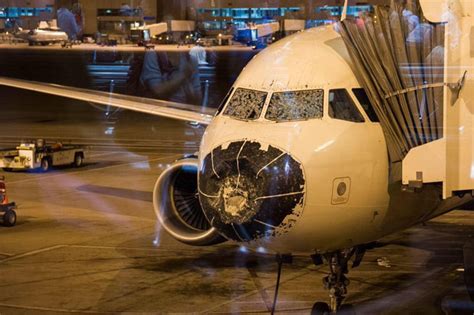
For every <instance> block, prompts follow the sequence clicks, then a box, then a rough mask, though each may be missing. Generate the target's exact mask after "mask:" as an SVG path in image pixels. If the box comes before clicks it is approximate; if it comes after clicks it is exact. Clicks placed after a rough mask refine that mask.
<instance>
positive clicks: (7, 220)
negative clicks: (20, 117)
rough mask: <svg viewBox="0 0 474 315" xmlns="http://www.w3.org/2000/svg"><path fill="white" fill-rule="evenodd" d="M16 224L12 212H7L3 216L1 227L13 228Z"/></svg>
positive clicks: (13, 212)
mask: <svg viewBox="0 0 474 315" xmlns="http://www.w3.org/2000/svg"><path fill="white" fill-rule="evenodd" d="M15 224H16V213H15V211H13V210H8V211H7V212H5V214H4V215H3V225H4V226H8V227H11V226H14V225H15Z"/></svg>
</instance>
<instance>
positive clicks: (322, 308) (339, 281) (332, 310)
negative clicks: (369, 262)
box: [311, 245, 367, 315]
mask: <svg viewBox="0 0 474 315" xmlns="http://www.w3.org/2000/svg"><path fill="white" fill-rule="evenodd" d="M366 249H367V248H366V246H365V245H361V246H357V247H354V248H349V249H343V250H338V251H334V252H328V253H325V254H315V255H313V256H312V258H313V262H314V264H315V265H317V266H319V265H322V264H323V263H326V264H328V265H329V274H328V275H327V276H326V277H324V278H323V284H324V288H325V289H326V290H328V291H329V298H330V303H329V305H328V304H326V303H321V302H318V303H316V304H314V306H313V309H312V311H311V314H336V313H337V314H346V315H353V314H355V311H354V308H353V307H352V305H350V304H342V302H343V301H344V299H345V298H346V294H347V286H348V285H349V283H350V281H349V279H348V278H347V277H346V275H347V274H348V273H349V266H348V265H349V261H350V260H351V259H352V258H353V257H354V259H353V261H352V268H355V267H357V266H359V265H360V263H361V261H362V259H363V257H364V254H365V251H366Z"/></svg>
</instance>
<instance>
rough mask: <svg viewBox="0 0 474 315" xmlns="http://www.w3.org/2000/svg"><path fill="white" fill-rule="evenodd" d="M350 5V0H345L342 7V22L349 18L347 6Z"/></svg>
mask: <svg viewBox="0 0 474 315" xmlns="http://www.w3.org/2000/svg"><path fill="white" fill-rule="evenodd" d="M348 6H349V0H345V1H344V8H342V14H341V22H342V21H344V20H345V19H346V18H347V7H348Z"/></svg>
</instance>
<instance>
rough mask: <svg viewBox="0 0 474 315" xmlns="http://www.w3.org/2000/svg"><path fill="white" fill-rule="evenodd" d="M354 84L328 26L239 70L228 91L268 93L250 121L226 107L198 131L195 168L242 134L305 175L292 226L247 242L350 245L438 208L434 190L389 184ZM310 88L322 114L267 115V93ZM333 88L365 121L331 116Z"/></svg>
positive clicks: (282, 248) (289, 247) (377, 136)
mask: <svg viewBox="0 0 474 315" xmlns="http://www.w3.org/2000/svg"><path fill="white" fill-rule="evenodd" d="M358 87H360V85H359V84H358V82H357V80H356V78H355V76H354V74H353V72H352V70H351V67H350V61H349V58H348V56H347V52H346V50H345V47H344V43H343V42H342V39H341V38H340V36H339V34H337V33H336V32H335V31H334V30H333V28H332V27H321V28H316V29H312V30H309V31H306V32H301V33H299V34H297V35H295V36H292V37H290V38H288V39H285V40H282V41H281V42H278V43H276V44H275V45H273V46H272V47H270V48H269V49H266V50H265V51H263V52H262V53H261V54H259V55H257V56H256V57H255V58H254V60H253V61H252V62H251V63H250V64H249V65H248V66H247V67H246V68H245V69H244V71H243V72H242V74H241V76H240V77H239V79H238V80H237V82H236V83H235V85H234V93H235V90H236V89H238V88H244V89H249V90H257V91H264V92H267V93H268V95H267V98H266V101H265V105H264V107H263V110H262V113H261V114H260V116H259V117H258V118H257V119H254V120H239V119H236V118H233V117H229V116H228V115H225V109H226V107H224V109H223V110H222V111H221V112H220V113H219V114H218V115H217V116H216V117H215V119H214V121H213V122H212V123H211V124H210V125H209V127H208V128H207V130H206V133H205V135H204V137H203V140H202V144H201V148H200V154H199V161H200V169H202V168H203V163H204V160H205V158H206V156H210V155H211V152H212V151H213V150H215V148H217V147H220V146H225V145H226V144H228V143H232V142H234V143H235V142H239V143H240V142H241V141H247V142H259V143H262V144H266V145H272V146H274V147H277V148H279V149H280V150H281V151H283V152H287V153H288V154H289V155H291V157H293V158H294V159H295V160H297V161H299V162H300V163H301V165H302V168H303V172H304V177H305V197H304V205H303V211H302V213H301V215H299V217H298V219H297V220H296V222H295V224H293V225H292V228H291V229H289V230H287V231H285V233H281V234H280V235H278V236H269V237H262V238H259V239H256V240H255V241H250V242H247V243H248V245H250V246H252V247H263V248H265V249H267V250H269V251H277V252H282V253H285V252H291V253H294V254H295V253H314V251H330V250H336V249H341V248H350V247H353V246H355V245H359V244H364V243H368V242H372V241H374V240H377V239H379V238H381V237H383V236H384V235H387V234H388V233H392V232H394V230H396V229H401V228H406V227H408V226H410V225H413V224H415V223H417V222H419V221H420V220H422V218H423V217H424V216H427V215H428V214H430V213H431V214H433V213H434V212H433V211H435V212H436V211H438V212H436V213H439V214H440V213H441V211H439V209H438V208H439V206H440V204H441V202H442V200H441V199H437V198H438V197H437V195H438V193H437V191H436V189H433V190H432V191H430V192H427V193H426V194H423V193H421V194H417V195H416V196H414V195H413V193H412V194H411V195H407V198H405V197H404V196H403V194H401V195H399V194H398V192H399V191H400V190H401V185H400V184H398V186H397V183H393V184H394V185H395V186H396V187H395V188H392V189H390V185H391V183H390V182H389V175H390V174H389V158H388V152H387V146H386V142H385V138H384V134H383V131H382V128H381V126H380V124H379V123H376V122H371V121H370V119H369V117H368V115H367V114H366V112H365V111H364V109H363V108H362V106H361V104H360V103H359V102H358V101H357V98H356V97H355V95H354V94H353V92H352V89H353V88H358ZM311 89H319V90H324V115H323V117H322V118H315V119H308V120H304V121H288V122H274V121H270V120H268V119H266V118H265V113H266V111H268V106H269V102H270V99H271V97H272V93H276V92H285V91H300V90H311ZM332 89H346V90H347V91H348V92H349V94H350V96H351V98H352V99H353V101H354V103H355V105H356V106H357V109H358V111H359V112H360V113H361V114H362V115H363V117H364V120H365V122H358V123H355V122H350V121H345V120H340V119H334V118H331V117H330V115H329V106H328V103H329V93H330V90H332ZM230 99H232V95H231V96H230ZM228 103H229V102H228ZM227 106H228V105H227ZM223 113H224V114H223ZM216 173H218V172H216ZM217 176H218V175H217ZM341 182H344V185H345V187H346V191H345V192H344V193H343V194H342V196H341V195H339V194H338V184H339V183H341ZM200 189H202V190H205V188H204V187H201V188H200ZM390 190H392V192H393V195H394V197H393V198H398V199H400V200H403V199H404V198H405V199H407V200H408V199H410V200H411V199H413V200H414V201H413V202H412V203H411V204H410V205H409V206H407V207H406V209H403V205H399V206H397V205H394V204H393V201H394V199H393V198H392V199H391V196H390ZM408 194H410V193H408ZM411 196H413V197H414V198H411ZM433 196H434V197H433ZM211 197H212V196H211ZM424 198H428V199H429V200H430V202H426V201H425V200H424ZM391 200H392V203H391ZM431 201H432V202H431ZM424 207H426V209H424ZM414 208H416V210H413V209H414ZM436 209H438V210H436ZM276 210H277V209H275V211H276ZM222 211H224V210H222ZM208 219H209V220H212V219H213V218H209V217H208Z"/></svg>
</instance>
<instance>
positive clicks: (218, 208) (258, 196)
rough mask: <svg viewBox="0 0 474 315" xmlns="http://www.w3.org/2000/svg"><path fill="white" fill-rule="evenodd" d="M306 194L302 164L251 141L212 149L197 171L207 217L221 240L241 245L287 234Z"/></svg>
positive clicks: (287, 154) (302, 205)
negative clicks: (224, 238) (228, 240)
mask: <svg viewBox="0 0 474 315" xmlns="http://www.w3.org/2000/svg"><path fill="white" fill-rule="evenodd" d="M305 193H306V182H305V176H304V171H303V167H302V165H301V163H300V162H298V161H297V160H296V159H295V158H294V157H292V156H291V155H290V154H289V153H286V152H283V151H282V150H280V149H278V148H276V147H274V146H272V145H268V144H263V143H260V142H255V141H246V140H241V141H236V142H231V143H227V144H224V145H221V146H219V147H217V148H215V149H214V150H213V151H212V152H211V153H210V154H208V155H207V156H206V157H205V159H204V161H203V163H202V168H201V170H200V172H199V197H200V201H201V205H202V208H203V211H204V213H205V215H206V217H207V219H208V220H209V222H210V223H211V225H212V226H213V227H214V228H216V229H217V230H218V231H219V232H220V233H221V234H222V235H223V236H224V237H226V238H228V239H230V240H235V241H240V242H249V241H254V240H258V239H261V238H268V237H276V236H279V235H282V234H285V233H287V232H288V231H289V230H290V229H291V228H292V227H293V226H294V224H295V222H296V220H297V219H298V218H299V217H300V216H301V215H302V212H303V208H304V200H305Z"/></svg>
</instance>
